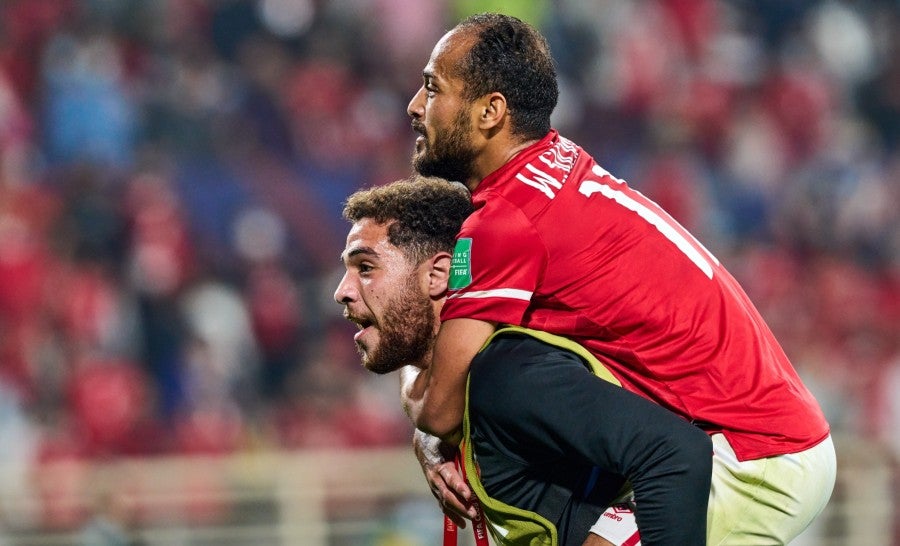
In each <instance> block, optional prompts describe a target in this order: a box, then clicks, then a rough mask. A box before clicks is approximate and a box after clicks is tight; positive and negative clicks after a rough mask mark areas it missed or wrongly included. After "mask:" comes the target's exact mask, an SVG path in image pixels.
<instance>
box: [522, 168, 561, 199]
mask: <svg viewBox="0 0 900 546" xmlns="http://www.w3.org/2000/svg"><path fill="white" fill-rule="evenodd" d="M525 168H526V169H528V170H529V171H531V173H532V174H533V175H534V177H533V178H528V177H527V176H525V174H523V173H518V174H516V179H518V180H519V181H520V182H523V183H525V184H527V185H529V186H531V187H532V188H536V189H539V190H541V192H543V194H544V195H546V196H547V197H549V198H550V199H553V198H554V197H556V193H554V192H553V190H551V189H550V186H553V187H554V188H556V189H557V190H558V189H560V188H562V182H560V181H559V180H557V179H555V178H553V177H552V176H550V175H549V174H547V173H545V172H544V171H542V170H540V169H538V168H537V167H535V166H533V165H531V164H530V163H529V164H528V165H525Z"/></svg>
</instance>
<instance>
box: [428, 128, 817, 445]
mask: <svg viewBox="0 0 900 546" xmlns="http://www.w3.org/2000/svg"><path fill="white" fill-rule="evenodd" d="M472 198H473V201H474V203H475V206H476V209H477V210H476V211H475V213H474V214H472V216H470V217H469V218H468V219H467V220H466V221H465V223H464V224H463V227H462V230H461V231H460V235H459V239H458V242H457V247H456V252H455V253H454V258H453V270H452V275H451V279H450V292H449V297H448V299H447V302H446V304H445V305H444V308H443V311H442V313H441V318H442V319H443V320H447V319H452V318H458V317H468V318H475V319H480V320H485V321H495V322H500V323H507V324H516V325H521V326H526V327H528V328H534V329H537V330H544V331H548V332H551V333H554V334H558V335H561V336H566V337H569V338H571V339H573V340H575V341H578V342H579V343H581V344H582V345H584V346H585V347H587V348H588V349H589V350H590V351H591V352H592V353H593V354H595V355H596V356H597V357H598V358H599V359H600V360H601V361H603V362H604V363H605V364H606V365H607V366H608V367H609V368H610V371H612V373H613V374H614V375H615V376H616V377H617V378H618V379H619V380H620V381H621V382H622V385H623V386H624V387H625V388H627V389H629V390H631V391H633V392H636V393H638V394H641V395H643V396H645V397H647V398H649V399H651V400H653V401H655V402H657V403H659V404H661V405H663V406H664V407H666V408H668V409H670V410H671V411H673V412H675V413H677V414H679V415H682V416H684V417H685V418H686V419H690V420H695V421H698V422H704V423H707V424H708V425H711V430H714V431H721V432H722V433H724V434H725V436H726V437H727V438H728V441H729V442H730V443H731V445H732V447H733V448H734V451H735V453H736V454H737V456H738V458H739V459H741V460H748V459H757V458H761V457H766V456H771V455H778V454H784V453H794V452H797V451H802V450H804V449H806V448H808V447H811V446H813V445H815V444H817V443H818V442H820V441H821V440H822V439H823V438H825V437H826V436H827V434H828V432H829V429H828V423H827V422H826V421H825V417H824V416H823V414H822V411H821V409H820V408H819V405H818V403H817V402H816V400H815V399H814V398H813V396H812V394H811V393H810V392H809V391H808V390H807V388H806V387H805V386H804V385H803V383H802V382H801V380H800V378H799V377H798V376H797V374H796V372H795V371H794V369H793V367H792V366H791V364H790V362H789V361H788V358H787V356H785V354H784V352H783V350H782V349H781V347H780V346H779V344H778V342H777V341H776V340H775V338H774V336H773V335H772V332H771V331H770V330H769V328H768V326H766V324H765V322H764V321H763V319H762V318H761V316H760V315H759V312H758V311H757V310H756V308H755V307H754V306H753V304H752V303H751V302H750V300H749V299H748V297H747V295H746V294H745V293H744V291H743V289H742V288H741V287H740V286H739V285H738V283H737V281H736V280H735V279H734V278H733V277H732V276H731V275H730V274H729V273H728V271H726V270H725V268H724V267H723V266H722V265H721V264H720V263H719V262H718V260H716V258H715V257H714V256H713V255H712V254H710V253H709V252H708V251H707V250H706V249H705V248H704V247H703V246H702V245H701V244H700V243H699V242H697V241H696V240H695V239H694V237H693V236H691V235H690V234H689V233H688V232H687V231H686V230H685V229H684V228H683V227H682V226H680V225H679V224H678V223H677V222H676V221H675V220H673V219H672V218H671V217H670V216H669V215H668V214H667V213H666V212H664V211H663V210H662V209H661V208H660V207H659V206H658V205H656V204H655V203H654V202H652V201H651V200H649V199H647V198H646V197H645V196H643V195H642V194H641V193H639V192H638V191H636V190H633V189H631V188H629V187H628V185H627V184H626V183H625V182H624V181H622V180H619V179H617V178H615V177H614V176H612V175H610V174H609V173H608V172H606V171H605V170H604V169H603V168H602V167H600V166H599V165H597V163H596V162H595V161H594V160H593V158H592V157H591V156H590V155H588V154H587V153H586V152H585V151H584V150H583V149H581V148H580V147H579V146H577V145H575V144H574V143H573V142H572V141H570V140H567V139H565V138H563V137H560V136H559V135H558V134H557V133H556V131H551V132H550V133H549V134H548V135H547V136H546V137H544V138H543V139H542V140H541V141H540V142H538V143H536V144H535V145H533V146H531V147H530V148H528V149H526V150H525V151H523V152H522V153H520V154H519V155H517V156H516V157H515V158H514V159H513V160H512V161H510V162H509V163H507V164H506V165H504V166H503V167H502V168H500V169H499V170H497V171H496V172H494V173H492V174H491V175H490V176H488V177H487V178H485V179H484V180H483V181H482V182H481V184H479V186H478V188H477V189H476V190H475V192H474V193H473V197H472ZM573 409H575V410H576V411H577V409H578V408H573Z"/></svg>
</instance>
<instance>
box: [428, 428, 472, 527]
mask: <svg viewBox="0 0 900 546" xmlns="http://www.w3.org/2000/svg"><path fill="white" fill-rule="evenodd" d="M413 448H414V450H415V453H416V458H417V459H418V460H419V464H420V465H421V466H422V472H423V473H424V474H425V479H426V480H427V481H428V486H429V487H430V488H431V494H432V495H434V497H435V498H436V499H437V500H438V503H439V504H440V506H441V510H442V511H443V512H444V514H446V515H447V516H448V517H449V518H450V519H451V520H452V521H453V522H454V523H455V524H456V525H458V526H459V527H461V528H464V527H465V526H466V519H467V518H468V519H472V518H474V517H475V516H476V515H477V512H476V510H475V508H474V507H473V506H472V504H471V502H469V499H471V498H472V490H471V489H469V486H468V484H466V481H465V480H464V479H463V477H462V474H460V472H459V471H458V470H457V469H456V464H455V463H454V462H453V460H454V457H455V455H456V453H457V448H456V446H454V445H452V444H448V443H446V442H442V441H441V440H440V438H436V437H434V436H429V435H428V434H426V433H424V432H422V431H420V430H416V432H415V434H414V435H413Z"/></svg>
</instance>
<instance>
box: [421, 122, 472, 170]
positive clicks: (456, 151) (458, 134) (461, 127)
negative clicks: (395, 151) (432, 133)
mask: <svg viewBox="0 0 900 546" xmlns="http://www.w3.org/2000/svg"><path fill="white" fill-rule="evenodd" d="M467 124H468V118H467V117H466V111H465V110H464V109H460V111H459V113H458V114H457V115H456V118H454V120H453V122H452V123H451V124H450V127H449V128H448V129H447V130H446V131H445V132H443V133H438V135H437V136H436V137H435V140H434V144H433V145H430V144H428V140H427V138H426V139H425V147H424V149H423V150H422V151H416V152H415V153H414V154H413V158H412V164H413V168H414V169H415V170H416V172H418V173H419V174H421V175H422V176H436V177H438V178H443V179H445V180H450V181H453V182H462V183H464V184H465V183H466V181H467V180H469V179H470V178H472V172H473V168H472V165H473V163H474V162H475V155H476V154H475V150H473V149H472V146H471V144H470V143H469V140H468V135H467V129H468V128H467ZM441 135H443V136H441Z"/></svg>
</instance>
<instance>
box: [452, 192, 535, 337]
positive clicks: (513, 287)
mask: <svg viewBox="0 0 900 546" xmlns="http://www.w3.org/2000/svg"><path fill="white" fill-rule="evenodd" d="M482 203H483V206H481V207H480V208H478V210H476V211H475V212H474V213H473V214H472V215H471V216H470V217H469V218H468V219H467V220H466V221H465V223H463V226H462V229H461V230H460V234H459V237H458V238H457V243H456V248H455V250H454V253H453V265H452V271H451V275H450V286H449V291H448V297H447V301H446V303H444V307H443V310H442V311H441V320H448V319H452V318H463V317H464V318H473V319H479V320H485V321H492V322H500V323H512V324H521V323H522V318H523V316H524V314H525V310H526V309H527V308H528V304H529V302H530V301H531V297H532V294H533V293H534V291H535V288H536V287H537V283H538V281H539V280H540V278H541V276H542V274H543V271H544V268H545V267H546V264H547V251H546V249H545V247H544V244H543V242H542V241H541V238H540V237H539V236H538V232H537V231H536V230H535V228H534V226H533V225H532V224H531V222H529V221H528V219H527V218H526V217H525V215H524V214H522V212H521V211H520V210H519V209H518V208H516V207H515V206H513V205H511V204H510V203H509V202H508V201H506V200H505V199H503V198H502V197H501V196H498V195H493V196H490V197H487V199H485V200H484V201H483V202H482ZM479 204H481V203H477V202H476V206H478V205H479Z"/></svg>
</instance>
